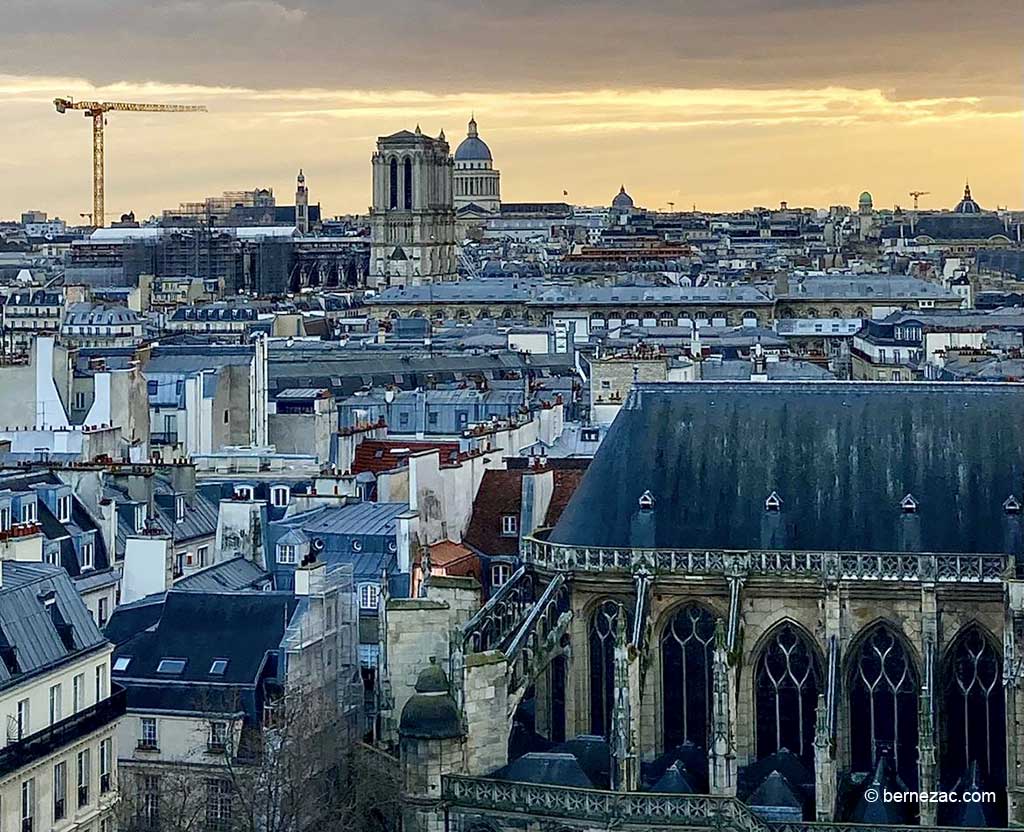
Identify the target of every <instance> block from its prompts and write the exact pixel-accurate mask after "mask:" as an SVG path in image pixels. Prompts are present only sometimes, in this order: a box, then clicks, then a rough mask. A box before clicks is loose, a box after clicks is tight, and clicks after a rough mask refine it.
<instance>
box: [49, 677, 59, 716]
mask: <svg viewBox="0 0 1024 832" xmlns="http://www.w3.org/2000/svg"><path fill="white" fill-rule="evenodd" d="M60 700H61V686H60V683H59V682H58V683H57V684H56V685H53V686H51V687H50V725H53V724H54V723H55V722H60V721H61V719H62V714H61V701H60Z"/></svg>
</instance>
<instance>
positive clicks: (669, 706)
mask: <svg viewBox="0 0 1024 832" xmlns="http://www.w3.org/2000/svg"><path fill="white" fill-rule="evenodd" d="M714 638H715V620H714V618H713V617H712V615H711V613H710V612H708V611H707V610H706V609H704V608H703V607H699V606H697V605H696V604H688V605H687V606H685V607H683V608H682V609H681V610H679V611H678V612H677V613H676V614H675V615H674V616H673V617H672V620H671V621H670V622H669V623H668V626H667V627H665V631H664V632H663V633H662V636H661V679H662V693H663V700H664V712H663V716H664V726H665V748H666V749H668V748H675V747H676V746H678V745H680V744H682V743H684V742H692V743H693V744H694V745H696V746H697V747H698V748H703V749H707V747H708V725H709V724H710V722H711V672H712V656H711V652H712V649H713V647H714Z"/></svg>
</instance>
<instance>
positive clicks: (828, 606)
mask: <svg viewBox="0 0 1024 832" xmlns="http://www.w3.org/2000/svg"><path fill="white" fill-rule="evenodd" d="M824 572H825V600H824V607H823V610H822V613H823V616H822V617H823V619H824V621H823V623H824V636H825V662H826V667H825V678H826V679H827V678H828V676H829V673H830V672H834V673H835V689H834V691H832V692H831V693H830V694H829V695H831V696H834V697H835V701H834V702H833V701H831V700H830V699H828V698H826V697H822V701H821V705H822V706H823V708H824V710H823V712H822V714H820V716H821V717H822V718H823V719H824V720H825V724H824V731H825V735H824V736H825V737H827V740H828V752H829V754H828V757H829V759H831V763H832V764H831V766H830V767H827V768H826V769H825V770H821V769H820V768H818V770H817V771H816V772H815V813H816V818H817V820H819V821H826V822H830V821H833V820H835V812H836V797H837V796H838V788H839V784H838V772H839V767H840V761H843V760H849V759H850V743H849V737H848V736H847V733H846V731H845V729H844V727H843V726H845V725H846V720H845V719H843V718H841V716H840V715H841V714H845V713H846V689H845V686H844V684H843V674H842V673H841V672H840V667H841V665H842V661H841V658H842V649H844V647H845V637H844V628H843V613H842V610H843V608H842V600H841V597H840V593H839V558H838V556H836V555H827V556H826V558H825V563H824ZM833 662H834V663H835V665H836V667H834V668H832V667H831V665H832V663H833ZM833 719H834V720H835V722H834V724H833V722H832V720H833ZM815 741H816V742H817V736H816V737H815ZM817 755H818V752H817V750H816V751H815V757H817Z"/></svg>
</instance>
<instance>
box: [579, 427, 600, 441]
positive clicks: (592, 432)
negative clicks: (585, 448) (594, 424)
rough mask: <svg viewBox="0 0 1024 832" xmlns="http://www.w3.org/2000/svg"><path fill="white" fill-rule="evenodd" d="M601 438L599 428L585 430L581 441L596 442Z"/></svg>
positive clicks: (581, 432)
mask: <svg viewBox="0 0 1024 832" xmlns="http://www.w3.org/2000/svg"><path fill="white" fill-rule="evenodd" d="M600 436H601V433H600V431H598V429H597V428H583V430H582V431H580V439H581V440H582V441H583V442H596V441H597V440H598V439H599V438H600Z"/></svg>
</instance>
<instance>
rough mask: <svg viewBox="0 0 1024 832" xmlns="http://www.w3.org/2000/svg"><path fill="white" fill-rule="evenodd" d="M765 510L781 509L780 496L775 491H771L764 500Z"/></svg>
mask: <svg viewBox="0 0 1024 832" xmlns="http://www.w3.org/2000/svg"><path fill="white" fill-rule="evenodd" d="M764 510H765V511H781V510H782V498H781V497H780V496H779V493H778V492H777V491H773V492H772V493H771V494H769V495H768V499H766V500H765V501H764Z"/></svg>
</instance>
